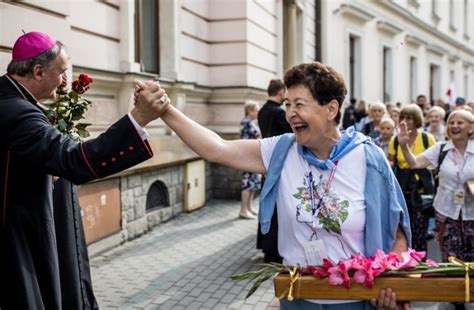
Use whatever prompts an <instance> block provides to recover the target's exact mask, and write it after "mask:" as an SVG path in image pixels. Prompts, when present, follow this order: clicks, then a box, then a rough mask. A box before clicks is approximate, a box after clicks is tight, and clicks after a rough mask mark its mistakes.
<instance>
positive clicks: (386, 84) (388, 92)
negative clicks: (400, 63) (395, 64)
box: [382, 46, 392, 103]
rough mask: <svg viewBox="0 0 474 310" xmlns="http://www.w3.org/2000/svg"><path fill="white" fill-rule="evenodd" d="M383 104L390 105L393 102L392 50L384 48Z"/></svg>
mask: <svg viewBox="0 0 474 310" xmlns="http://www.w3.org/2000/svg"><path fill="white" fill-rule="evenodd" d="M382 74H383V82H382V84H383V87H382V92H383V102H385V103H389V102H390V101H391V100H392V49H391V48H389V47H386V46H384V48H383V73H382Z"/></svg>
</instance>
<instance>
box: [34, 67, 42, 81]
mask: <svg viewBox="0 0 474 310" xmlns="http://www.w3.org/2000/svg"><path fill="white" fill-rule="evenodd" d="M32 73H33V78H34V79H35V80H41V79H42V78H43V75H44V67H43V66H42V65H39V64H38V65H35V66H34V67H33V72H32Z"/></svg>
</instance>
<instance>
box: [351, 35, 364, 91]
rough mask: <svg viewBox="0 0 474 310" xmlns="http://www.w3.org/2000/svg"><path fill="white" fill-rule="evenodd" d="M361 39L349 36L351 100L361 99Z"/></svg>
mask: <svg viewBox="0 0 474 310" xmlns="http://www.w3.org/2000/svg"><path fill="white" fill-rule="evenodd" d="M361 67H362V66H361V39H360V37H358V36H355V35H352V34H351V35H350V36H349V92H350V93H349V98H356V99H361V97H362V94H361V91H360V89H361V79H362V77H361V76H362V74H361Z"/></svg>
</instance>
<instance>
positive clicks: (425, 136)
mask: <svg viewBox="0 0 474 310" xmlns="http://www.w3.org/2000/svg"><path fill="white" fill-rule="evenodd" d="M421 139H422V140H423V147H424V148H425V150H426V149H428V148H429V147H430V142H429V141H428V134H427V133H426V132H424V131H422V132H421Z"/></svg>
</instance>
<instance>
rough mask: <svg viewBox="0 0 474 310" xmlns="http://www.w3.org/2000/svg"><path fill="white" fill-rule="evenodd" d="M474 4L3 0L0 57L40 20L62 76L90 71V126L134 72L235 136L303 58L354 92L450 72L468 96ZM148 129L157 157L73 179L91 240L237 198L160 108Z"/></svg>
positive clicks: (234, 181)
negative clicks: (54, 42)
mask: <svg viewBox="0 0 474 310" xmlns="http://www.w3.org/2000/svg"><path fill="white" fill-rule="evenodd" d="M473 17H474V0H445V1H441V0H432V1H428V0H424V1H422V0H403V1H402V0H401V1H369V0H363V1H362V0H359V1H356V0H353V1H349V0H346V1H343V0H331V1H328V0H102V1H92V0H81V1H67V0H63V1H54V2H53V1H41V0H24V1H0V67H1V68H6V66H7V64H8V62H9V61H10V58H11V56H10V54H11V48H12V46H13V43H14V41H15V39H16V38H17V37H18V36H19V35H21V33H22V32H21V31H22V30H24V31H33V30H37V31H43V32H47V33H49V34H51V35H53V36H54V37H56V38H57V39H58V40H60V41H62V42H63V43H64V44H65V45H66V47H67V51H68V55H69V57H70V66H71V68H70V72H69V76H72V77H77V76H78V74H79V73H81V72H85V73H88V74H89V75H91V76H92V77H93V78H94V83H93V85H92V88H91V89H90V90H89V91H88V93H87V97H88V98H89V99H91V100H92V101H93V106H92V108H91V109H90V111H88V114H87V121H88V122H90V123H92V124H93V126H92V128H91V129H92V134H93V136H96V135H97V134H99V133H100V132H102V131H103V130H104V129H105V128H107V127H108V126H109V125H110V124H111V123H113V122H114V121H115V120H117V119H118V118H120V117H121V116H122V115H123V114H125V113H127V112H128V111H129V110H130V109H131V107H132V105H133V102H132V100H133V88H134V85H135V83H136V81H138V80H147V79H155V80H158V81H160V84H161V85H162V86H163V87H164V88H165V89H166V90H167V92H168V93H169V95H170V98H171V100H172V104H174V105H175V106H176V107H177V108H178V109H180V110H181V111H183V112H184V113H185V114H186V115H188V116H189V117H191V118H192V119H194V120H195V121H197V122H199V123H200V124H202V125H204V126H206V127H208V128H210V129H212V130H214V131H216V132H217V133H218V134H220V135H221V136H223V137H225V138H229V139H233V138H236V137H238V134H239V123H240V120H241V119H242V118H243V116H244V111H243V106H244V104H245V103H246V102H248V101H260V102H263V101H264V100H265V98H266V87H267V84H268V82H269V80H270V79H273V78H282V76H283V74H284V72H285V71H286V70H287V69H288V68H290V67H291V66H292V65H294V64H297V63H301V62H309V61H313V60H319V61H322V62H324V63H327V64H329V65H331V66H333V67H335V68H336V69H337V70H338V71H340V72H342V73H343V74H344V76H345V78H346V82H347V85H348V89H349V96H350V97H355V98H363V99H366V100H368V101H375V100H381V101H385V102H396V101H400V102H402V103H407V102H411V101H413V100H414V98H415V97H416V95H418V94H426V95H428V96H429V97H430V98H432V99H438V98H444V97H443V96H444V94H445V92H446V90H447V88H448V87H449V85H451V84H453V83H454V85H455V86H456V91H457V94H458V95H460V96H465V97H466V98H467V99H471V100H472V99H474V39H473V37H474V29H473V28H474V24H473V22H472V21H470V19H472V18H473ZM147 129H148V131H149V133H150V134H151V138H150V140H151V144H152V145H153V147H154V150H155V157H154V158H153V159H151V160H149V161H147V162H145V163H143V164H141V165H139V166H137V167H134V168H132V169H130V170H128V171H126V172H124V173H122V174H119V175H116V176H114V177H112V178H109V179H107V180H101V181H97V182H93V183H90V184H87V185H82V186H80V188H79V192H80V196H81V205H82V208H83V210H84V218H83V219H84V225H85V228H86V234H87V239H88V241H89V242H90V243H92V245H91V250H92V251H91V252H92V253H94V252H95V251H100V250H102V249H104V248H106V247H110V246H113V245H115V244H118V243H120V242H123V241H124V240H128V239H132V238H135V237H137V236H139V235H141V234H143V233H146V232H147V231H148V230H149V229H150V228H151V227H153V226H155V225H157V224H158V223H160V222H161V221H165V220H168V219H170V218H172V217H173V216H175V215H176V214H178V213H180V212H183V211H186V210H192V209H194V208H196V207H199V206H201V205H202V204H203V203H204V202H205V201H206V200H207V199H209V198H237V199H238V198H239V197H240V173H239V172H238V171H233V170H231V169H227V168H225V167H222V166H220V165H217V164H211V163H205V162H204V161H202V160H200V158H199V157H198V156H197V155H196V154H194V153H193V152H192V151H190V150H189V149H188V148H187V147H186V146H184V145H183V144H182V143H181V142H180V140H179V139H178V138H177V137H176V136H175V135H174V134H173V133H172V132H171V131H170V130H169V129H167V128H166V126H164V125H163V123H162V122H161V121H160V120H157V121H155V122H153V123H151V124H150V125H149V126H148V127H147ZM236 212H237V210H236Z"/></svg>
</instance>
